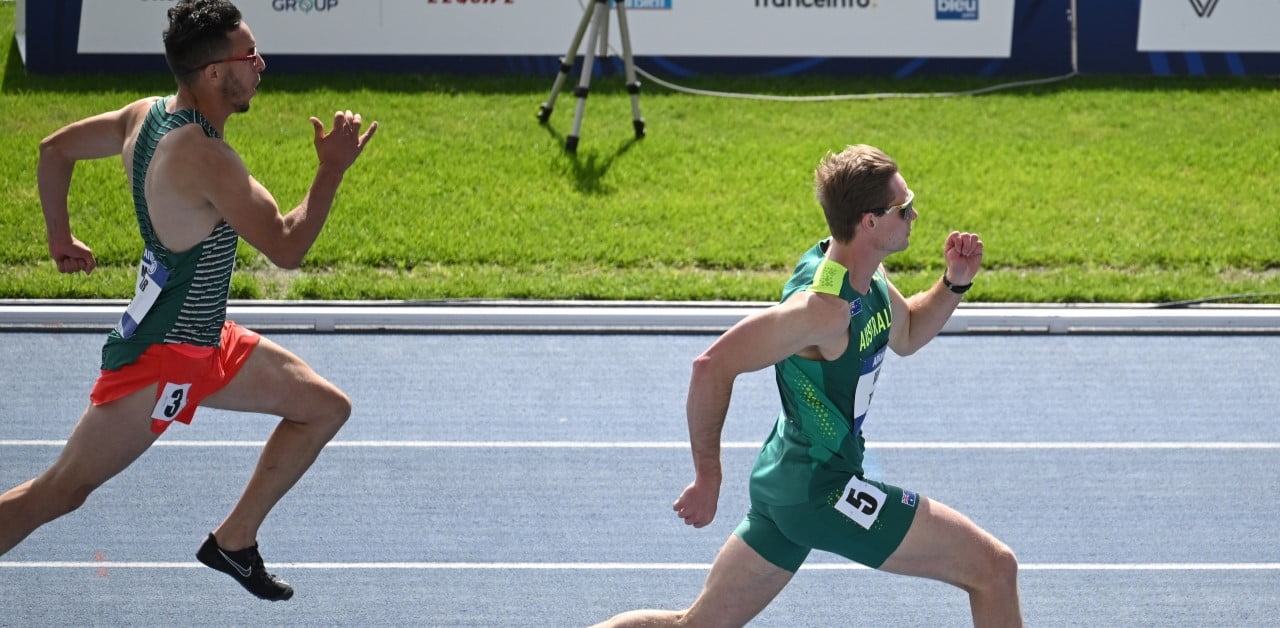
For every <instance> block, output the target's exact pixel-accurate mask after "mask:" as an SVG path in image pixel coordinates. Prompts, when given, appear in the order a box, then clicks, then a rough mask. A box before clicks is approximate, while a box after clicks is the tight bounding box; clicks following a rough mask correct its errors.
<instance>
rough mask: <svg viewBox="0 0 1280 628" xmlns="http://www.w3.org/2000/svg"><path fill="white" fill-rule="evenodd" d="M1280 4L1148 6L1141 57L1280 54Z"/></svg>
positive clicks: (1152, 1)
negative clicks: (1146, 54) (1279, 30)
mask: <svg viewBox="0 0 1280 628" xmlns="http://www.w3.org/2000/svg"><path fill="white" fill-rule="evenodd" d="M1277 27H1280V0H1143V1H1142V8H1141V10H1140V13H1139V15H1138V50H1139V51H1141V52H1280V36H1277V34H1276V29H1277Z"/></svg>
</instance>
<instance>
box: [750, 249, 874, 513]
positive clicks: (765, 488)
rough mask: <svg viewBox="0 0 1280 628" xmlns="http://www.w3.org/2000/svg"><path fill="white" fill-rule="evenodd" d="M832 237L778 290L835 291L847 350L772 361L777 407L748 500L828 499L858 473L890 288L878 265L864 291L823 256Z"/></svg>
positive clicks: (783, 503) (785, 295) (807, 255)
mask: <svg viewBox="0 0 1280 628" xmlns="http://www.w3.org/2000/svg"><path fill="white" fill-rule="evenodd" d="M829 243H830V240H823V241H822V242H819V243H818V244H817V245H815V246H814V247H813V248H812V249H809V251H807V252H806V253H805V254H804V256H803V257H801V258H800V262H799V263H798V264H797V265H796V269H795V271H794V272H793V273H792V275H791V279H790V280H789V281H788V282H787V285H786V287H785V288H783V291H782V300H783V301H785V300H786V299H787V298H789V297H790V296H791V295H792V294H794V293H796V292H797V291H800V290H811V291H814V292H824V293H827V294H834V295H837V296H839V297H840V298H842V299H844V300H845V301H848V302H849V347H848V348H847V349H846V350H845V352H844V354H842V355H841V356H840V357H839V358H836V359H835V360H830V361H823V360H809V359H806V358H802V357H799V356H795V355H793V356H790V357H788V358H786V359H784V360H782V361H781V362H778V363H777V364H775V365H774V372H775V375H776V378H777V382H778V392H779V394H780V395H781V397H782V411H781V413H779V415H778V421H777V423H776V425H775V426H774V429H773V431H772V432H771V433H770V434H769V438H768V439H767V440H766V441H765V443H764V446H763V447H762V448H761V449H760V454H759V456H757V458H756V463H755V468H754V469H752V471H751V497H752V499H756V500H759V501H761V502H764V503H767V504H773V505H777V506H788V505H792V504H800V503H804V502H810V501H816V500H825V499H827V497H828V495H829V494H831V493H832V491H839V490H840V489H841V488H842V487H843V486H844V485H845V484H846V483H848V481H849V477H850V476H851V475H857V476H861V475H862V456H863V452H864V450H865V445H866V441H865V440H864V439H863V438H862V421H863V419H865V418H866V416H867V408H868V407H869V405H870V403H871V393H872V391H873V389H874V388H875V382H876V377H877V376H878V375H879V373H880V364H881V362H882V361H883V360H884V352H885V348H886V346H887V345H888V342H889V325H890V323H891V322H892V310H891V309H890V307H889V287H888V283H887V281H886V279H885V277H884V274H883V273H882V272H881V271H879V270H877V271H876V273H875V275H874V276H873V277H872V279H871V289H870V291H868V292H867V294H859V293H858V292H857V291H855V290H854V289H853V287H852V286H850V285H849V280H848V276H849V271H848V270H847V269H845V268H844V267H843V266H841V265H840V264H838V263H836V262H834V261H832V260H829V259H827V258H826V250H827V246H828V245H829Z"/></svg>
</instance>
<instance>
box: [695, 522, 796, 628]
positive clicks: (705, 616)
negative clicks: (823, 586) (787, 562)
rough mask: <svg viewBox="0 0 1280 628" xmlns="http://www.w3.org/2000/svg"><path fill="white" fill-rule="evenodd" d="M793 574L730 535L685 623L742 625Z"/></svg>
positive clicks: (778, 590)
mask: <svg viewBox="0 0 1280 628" xmlns="http://www.w3.org/2000/svg"><path fill="white" fill-rule="evenodd" d="M793 575H794V574H793V573H792V572H790V571H787V570H786V569H783V568H781V567H778V566H777V565H774V564H773V563H771V562H769V561H767V560H765V558H764V557H763V556H761V555H760V554H758V553H756V551H755V550H753V549H751V546H749V545H747V544H746V543H744V542H743V541H742V539H740V538H738V536H737V535H736V534H733V535H730V536H729V540H728V541H725V544H724V547H722V548H720V554H719V555H717V556H716V561H715V563H714V564H712V565H711V572H710V573H709V574H707V582H706V584H705V585H704V586H703V588H702V593H701V594H699V595H698V599H697V600H696V601H694V603H693V606H691V607H689V612H688V614H687V615H686V617H685V619H686V622H687V624H688V625H689V626H696V627H702V626H743V625H745V624H746V623H747V622H748V621H751V618H752V617H755V616H756V615H758V614H759V613H760V611H762V610H764V607H766V606H768V605H769V602H771V601H773V598H775V597H777V595H778V592H780V591H782V588H783V587H785V586H787V583H788V582H790V581H791V576H793Z"/></svg>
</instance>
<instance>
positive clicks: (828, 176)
mask: <svg viewBox="0 0 1280 628" xmlns="http://www.w3.org/2000/svg"><path fill="white" fill-rule="evenodd" d="M897 173H898V163H897V162H896V161H894V160H893V158H891V157H889V156H888V155H886V154H885V153H884V151H881V150H880V149H879V148H876V147H874V146H867V145H866V144H857V145H854V146H849V147H847V148H845V149H844V150H842V151H840V152H838V153H827V155H826V156H825V157H823V158H822V162H821V163H819V164H818V168H817V170H815V171H814V173H813V184H814V196H816V197H817V198H818V203H819V204H820V205H822V212H823V213H824V214H826V217H827V227H828V228H830V230H831V237H833V238H835V239H836V241H837V242H848V241H850V240H852V239H853V234H854V231H855V230H856V229H857V226H858V222H859V221H860V220H861V219H862V214H864V213H866V212H868V211H873V210H877V209H882V208H884V207H887V206H888V205H889V203H890V202H892V201H893V190H892V189H890V187H889V182H890V181H892V180H893V176H894V175H895V174H897Z"/></svg>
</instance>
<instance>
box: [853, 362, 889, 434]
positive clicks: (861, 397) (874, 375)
mask: <svg viewBox="0 0 1280 628" xmlns="http://www.w3.org/2000/svg"><path fill="white" fill-rule="evenodd" d="M884 352H885V349H884V348H883V347H882V348H881V349H880V350H879V351H877V352H876V354H875V355H873V356H871V357H869V358H867V359H866V360H864V361H863V362H862V374H861V375H860V376H858V387H857V388H855V389H854V391H853V433H854V435H855V436H856V435H857V434H858V433H859V432H861V431H862V420H863V419H865V418H867V410H868V409H870V408H871V395H872V393H874V392H875V390H876V380H877V379H879V377H880V365H881V364H883V363H884Z"/></svg>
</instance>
